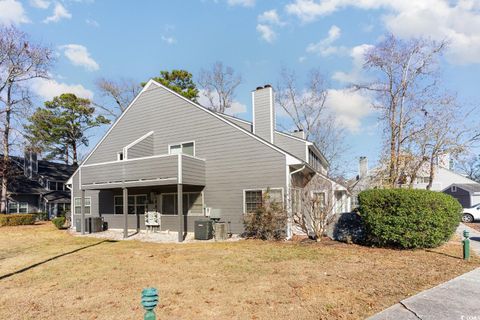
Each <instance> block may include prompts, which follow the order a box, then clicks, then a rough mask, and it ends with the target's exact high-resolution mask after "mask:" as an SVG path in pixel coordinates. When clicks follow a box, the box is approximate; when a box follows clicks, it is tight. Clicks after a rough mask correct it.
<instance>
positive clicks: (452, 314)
mask: <svg viewBox="0 0 480 320" xmlns="http://www.w3.org/2000/svg"><path fill="white" fill-rule="evenodd" d="M465 229H467V230H468V231H470V237H471V238H470V239H471V241H470V242H471V249H472V251H475V252H476V253H477V255H480V232H478V231H476V230H474V229H472V228H469V227H467V226H465V225H464V224H460V226H459V227H458V229H457V234H459V235H462V233H463V230H465ZM369 319H371V320H387V319H388V320H410V319H412V320H413V319H415V320H418V319H422V320H430V319H431V320H456V319H458V320H469V319H472V320H473V319H475V320H480V268H477V269H475V270H473V271H470V272H468V273H465V274H463V275H461V276H459V277H457V278H455V279H452V280H450V281H447V282H445V283H443V284H441V285H439V286H436V287H434V288H432V289H429V290H426V291H423V292H420V293H419V294H417V295H415V296H413V297H410V298H407V299H405V300H402V301H400V303H397V304H396V305H394V306H392V307H390V308H388V309H386V310H384V311H382V312H380V313H378V314H376V315H374V316H373V317H370V318H369Z"/></svg>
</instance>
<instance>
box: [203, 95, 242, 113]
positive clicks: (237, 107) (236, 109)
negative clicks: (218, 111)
mask: <svg viewBox="0 0 480 320" xmlns="http://www.w3.org/2000/svg"><path fill="white" fill-rule="evenodd" d="M214 98H215V99H217V98H218V95H216V96H214ZM198 103H199V104H200V105H202V106H209V105H210V101H209V100H208V98H207V95H206V93H205V90H203V89H200V90H199V92H198ZM245 112H247V106H246V105H244V104H243V103H240V102H239V101H236V100H234V101H233V102H232V106H231V107H230V108H228V109H227V110H225V114H229V115H231V116H234V115H239V114H242V113H245Z"/></svg>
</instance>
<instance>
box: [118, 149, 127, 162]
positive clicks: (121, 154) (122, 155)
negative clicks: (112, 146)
mask: <svg viewBox="0 0 480 320" xmlns="http://www.w3.org/2000/svg"><path fill="white" fill-rule="evenodd" d="M123 160H125V153H124V152H123V151H120V152H117V161H123Z"/></svg>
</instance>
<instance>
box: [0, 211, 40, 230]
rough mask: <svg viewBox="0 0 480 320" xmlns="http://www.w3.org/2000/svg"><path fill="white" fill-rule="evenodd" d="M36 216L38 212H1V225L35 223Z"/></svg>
mask: <svg viewBox="0 0 480 320" xmlns="http://www.w3.org/2000/svg"><path fill="white" fill-rule="evenodd" d="M36 217H37V215H36V214H30V213H19V214H0V227H3V226H22V225H28V224H35V219H36Z"/></svg>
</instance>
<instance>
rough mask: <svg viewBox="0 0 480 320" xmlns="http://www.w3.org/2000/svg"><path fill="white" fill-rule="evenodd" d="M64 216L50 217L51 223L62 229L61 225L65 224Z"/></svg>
mask: <svg viewBox="0 0 480 320" xmlns="http://www.w3.org/2000/svg"><path fill="white" fill-rule="evenodd" d="M65 220H66V219H65V217H57V218H54V219H52V223H53V224H54V225H55V227H57V229H63V226H64V225H65Z"/></svg>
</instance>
